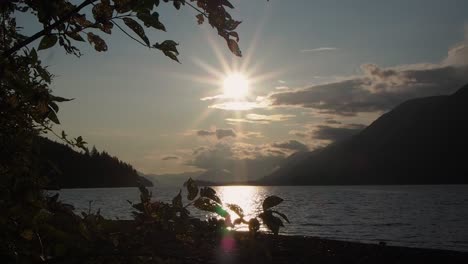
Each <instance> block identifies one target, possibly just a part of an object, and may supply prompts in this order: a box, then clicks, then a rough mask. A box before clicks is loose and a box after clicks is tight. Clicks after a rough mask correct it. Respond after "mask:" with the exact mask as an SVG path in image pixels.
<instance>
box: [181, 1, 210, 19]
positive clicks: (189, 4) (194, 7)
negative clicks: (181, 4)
mask: <svg viewBox="0 0 468 264" xmlns="http://www.w3.org/2000/svg"><path fill="white" fill-rule="evenodd" d="M185 3H186V4H187V5H188V6H190V7H191V8H193V9H195V10H196V11H197V12H198V13H200V14H202V15H203V16H204V17H206V18H208V15H206V13H205V12H203V11H202V10H200V9H199V8H197V7H196V6H194V5H192V4H191V3H189V2H187V1H185Z"/></svg>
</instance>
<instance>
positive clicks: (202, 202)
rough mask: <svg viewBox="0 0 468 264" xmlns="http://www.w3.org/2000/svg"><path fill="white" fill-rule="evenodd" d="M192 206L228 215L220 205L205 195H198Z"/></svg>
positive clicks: (223, 215)
mask: <svg viewBox="0 0 468 264" xmlns="http://www.w3.org/2000/svg"><path fill="white" fill-rule="evenodd" d="M193 206H195V207H196V208H198V209H200V210H203V211H207V212H212V213H217V214H218V215H220V216H222V217H226V216H227V215H229V214H228V213H227V212H226V210H224V209H223V208H222V207H221V205H219V204H218V203H217V202H215V201H213V200H211V199H209V198H206V197H199V198H198V199H197V200H195V202H194V203H193Z"/></svg>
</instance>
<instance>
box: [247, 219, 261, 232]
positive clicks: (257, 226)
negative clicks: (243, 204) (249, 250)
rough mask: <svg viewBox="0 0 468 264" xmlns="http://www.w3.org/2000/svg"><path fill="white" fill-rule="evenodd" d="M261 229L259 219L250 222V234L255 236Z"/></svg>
mask: <svg viewBox="0 0 468 264" xmlns="http://www.w3.org/2000/svg"><path fill="white" fill-rule="evenodd" d="M259 229H260V222H259V221H258V219H257V218H252V219H250V220H249V232H250V234H251V235H254V234H255V233H257V231H258V230H259Z"/></svg>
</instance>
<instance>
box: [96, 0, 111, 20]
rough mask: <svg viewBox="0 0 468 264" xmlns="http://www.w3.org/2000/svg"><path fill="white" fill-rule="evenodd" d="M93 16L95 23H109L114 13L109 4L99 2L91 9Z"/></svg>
mask: <svg viewBox="0 0 468 264" xmlns="http://www.w3.org/2000/svg"><path fill="white" fill-rule="evenodd" d="M92 12H93V16H94V19H95V20H96V21H97V22H101V23H102V22H104V21H109V20H110V19H111V18H112V13H113V12H114V10H113V8H112V6H111V5H110V4H109V3H106V2H104V1H101V3H99V4H96V5H95V6H94V7H93V10H92Z"/></svg>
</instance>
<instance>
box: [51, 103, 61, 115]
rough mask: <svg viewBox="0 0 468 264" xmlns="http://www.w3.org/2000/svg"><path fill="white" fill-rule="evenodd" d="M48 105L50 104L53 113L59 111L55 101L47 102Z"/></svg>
mask: <svg viewBox="0 0 468 264" xmlns="http://www.w3.org/2000/svg"><path fill="white" fill-rule="evenodd" d="M49 106H50V108H52V109H53V110H54V111H55V113H57V112H58V111H59V107H58V105H57V104H56V103H54V102H49Z"/></svg>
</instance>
